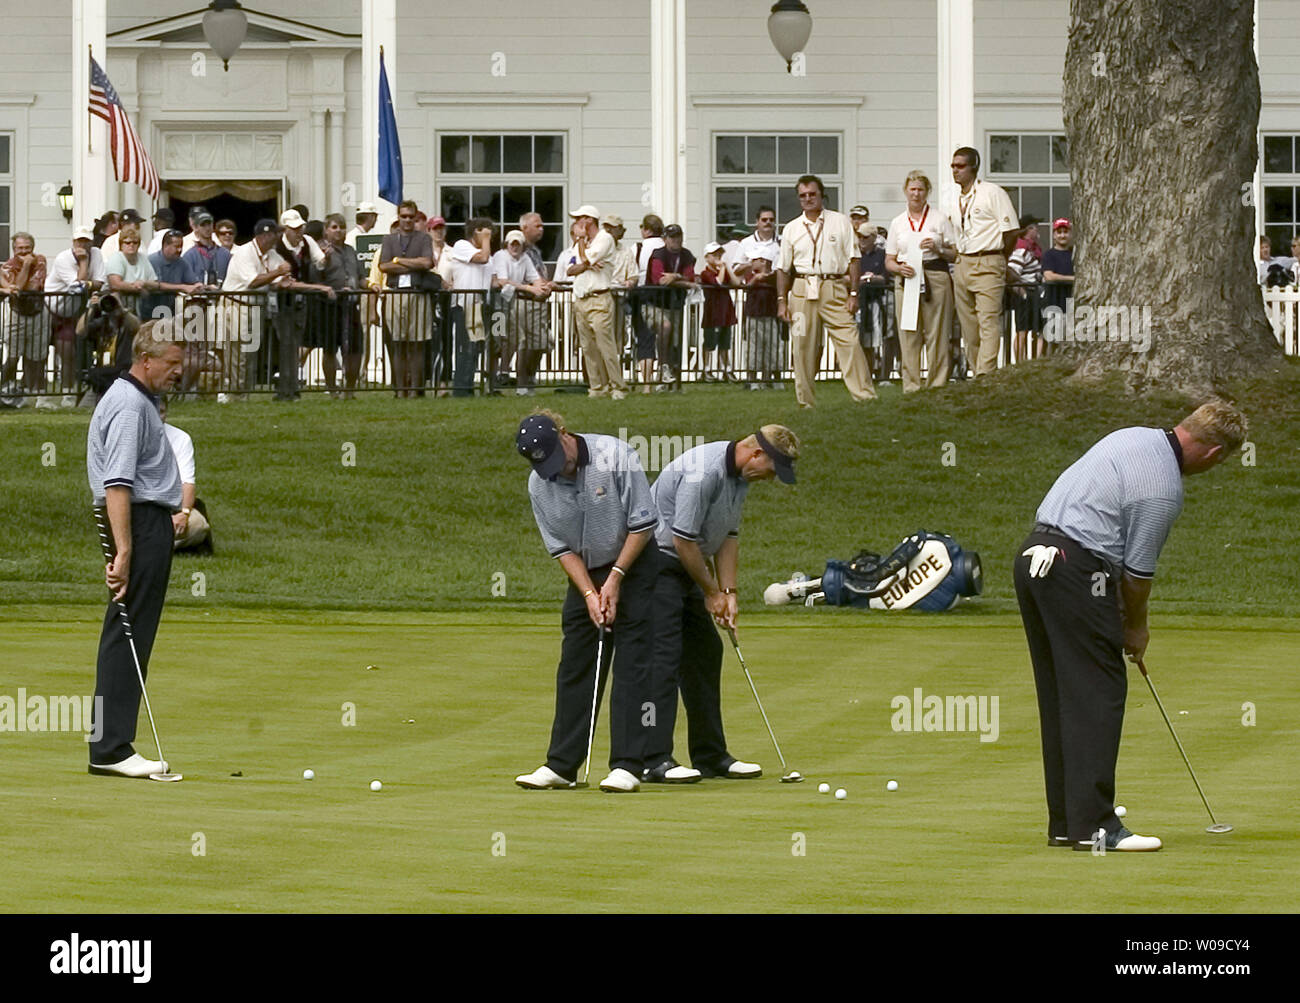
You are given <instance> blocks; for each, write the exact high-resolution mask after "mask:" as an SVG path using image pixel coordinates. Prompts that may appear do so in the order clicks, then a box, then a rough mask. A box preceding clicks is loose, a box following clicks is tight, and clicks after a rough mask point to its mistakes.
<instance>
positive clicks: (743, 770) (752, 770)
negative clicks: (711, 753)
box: [727, 759, 763, 780]
mask: <svg viewBox="0 0 1300 1003" xmlns="http://www.w3.org/2000/svg"><path fill="white" fill-rule="evenodd" d="M762 775H763V767H761V766H759V765H758V763H742V762H741V761H740V760H739V759H737V760H736V761H735V762H734V763H732V764H731V765H730V766H728V767H727V776H728V777H730V778H731V779H733V780H753V779H754V778H756V777H761V776H762Z"/></svg>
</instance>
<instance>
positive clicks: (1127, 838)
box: [1106, 829, 1164, 853]
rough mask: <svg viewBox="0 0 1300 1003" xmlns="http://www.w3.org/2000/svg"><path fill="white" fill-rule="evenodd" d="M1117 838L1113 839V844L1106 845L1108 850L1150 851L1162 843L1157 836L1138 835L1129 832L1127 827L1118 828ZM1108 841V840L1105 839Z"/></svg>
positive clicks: (1158, 847)
mask: <svg viewBox="0 0 1300 1003" xmlns="http://www.w3.org/2000/svg"><path fill="white" fill-rule="evenodd" d="M1119 837H1120V838H1119V839H1117V840H1115V845H1114V846H1108V847H1106V849H1108V850H1124V851H1127V852H1132V853H1142V852H1150V851H1151V850H1158V849H1160V847H1162V846H1163V845H1164V844H1163V843H1161V842H1160V838H1159V837H1158V836H1139V835H1138V834H1137V833H1135V832H1129V831H1128V830H1127V829H1120V831H1119ZM1107 842H1109V840H1108V841H1107Z"/></svg>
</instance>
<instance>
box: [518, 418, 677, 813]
mask: <svg viewBox="0 0 1300 1003" xmlns="http://www.w3.org/2000/svg"><path fill="white" fill-rule="evenodd" d="M515 445H516V448H517V449H518V450H519V453H520V455H521V456H523V457H524V458H525V459H527V460H529V461H531V462H532V465H533V472H532V474H531V475H530V476H529V478H528V494H529V497H530V498H531V500H532V505H533V515H534V516H535V517H536V519H537V528H538V530H539V531H540V532H541V535H542V542H543V543H545V544H546V549H547V550H549V551H550V553H551V556H552V557H554V558H556V559H557V560H558V561H559V562H560V566H561V567H562V568H564V572H565V574H567V575H568V576H569V590H568V595H567V596H566V597H565V600H564V612H563V614H562V620H561V623H562V626H563V628H564V643H563V646H562V647H561V649H560V667H559V672H558V675H557V678H556V684H555V722H554V724H553V725H552V727H551V747H550V750H549V751H548V752H547V755H546V764H545V765H544V766H541V767H538V768H537V769H536V770H534V771H533V772H532V773H526V774H524V775H523V776H519V777H516V778H515V783H517V784H518V785H519V786H520V787H525V788H528V789H531V790H545V789H548V788H553V787H574V786H576V781H577V775H578V767H579V766H580V765H581V764H582V761H583V755H584V752H585V754H586V756H587V758H588V760H590V756H591V739H592V733H593V732H594V730H595V726H596V708H597V707H598V706H599V702H600V693H601V690H602V689H603V688H604V682H605V674H606V667H607V666H608V665H609V664H610V663H611V662H612V663H613V668H614V687H613V693H612V695H611V698H610V704H611V709H610V728H609V731H610V741H609V766H610V772H609V776H607V777H606V778H605V779H604V780H602V781H601V782H600V789H601V790H603V791H609V792H610V793H630V792H632V791H636V790H639V789H640V787H641V781H640V776H641V766H642V759H643V747H644V739H643V736H644V728H643V727H642V724H641V715H642V713H643V706H642V705H643V703H644V702H645V700H646V699H647V697H646V689H647V685H646V668H647V663H648V662H649V659H650V654H651V636H650V633H651V628H652V621H651V599H652V596H653V587H654V578H655V570H656V567H657V565H658V556H657V554H656V553H655V548H654V547H653V546H650V547H647V546H646V544H647V543H650V538H651V534H652V533H653V531H654V528H655V524H656V522H657V521H658V518H657V516H656V514H655V509H654V504H653V502H652V501H651V497H650V485H649V483H648V482H647V481H646V476H645V471H643V470H642V469H641V461H640V458H639V457H638V456H637V453H636V450H634V449H632V448H631V447H629V446H628V445H627V443H626V442H624V441H622V440H621V439H616V438H614V437H613V436H609V435H575V434H574V433H572V432H570V431H569V430H568V429H566V428H565V427H564V419H562V418H561V417H560V416H559V415H557V414H553V413H552V412H550V411H540V412H538V413H537V414H534V415H530V416H529V417H527V418H525V419H524V420H523V422H521V423H520V426H519V434H518V435H517V436H516V439H515ZM611 653H612V655H611ZM598 662H603V663H604V664H598ZM589 767H590V762H588V768H589ZM583 779H584V781H585V779H586V778H585V776H584V778H583Z"/></svg>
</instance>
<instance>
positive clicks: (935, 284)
mask: <svg viewBox="0 0 1300 1003" xmlns="http://www.w3.org/2000/svg"><path fill="white" fill-rule="evenodd" d="M925 283H926V286H927V287H928V289H929V293H930V298H929V299H928V300H927V299H926V298H925V296H922V297H921V309H920V311H919V314H918V318H917V320H918V324H917V326H918V330H916V331H904V330H903V279H902V277H901V276H900V277H898V278H897V279H896V280H895V283H894V288H895V294H894V315H895V317H896V318H897V319H898V348H899V354H900V355H901V356H902V369H903V393H911V392H912V391H913V390H920V389H921V346H922V345H924V346H925V358H926V362H927V363H928V364H929V367H930V368H929V371H928V372H927V373H926V376H925V385H926V387H941V386H943V385H944V384H945V383H947V382H948V370H949V369H950V368H951V366H952V355H951V350H950V349H949V347H948V332H949V330H950V329H951V328H952V276H950V275H949V274H948V273H947V272H941V271H927V272H926V273H925Z"/></svg>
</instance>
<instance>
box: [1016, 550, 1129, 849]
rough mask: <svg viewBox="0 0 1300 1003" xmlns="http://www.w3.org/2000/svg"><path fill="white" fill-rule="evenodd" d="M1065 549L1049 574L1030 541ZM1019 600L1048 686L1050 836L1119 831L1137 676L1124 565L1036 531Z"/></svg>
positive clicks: (1043, 718) (1022, 563)
mask: <svg viewBox="0 0 1300 1003" xmlns="http://www.w3.org/2000/svg"><path fill="white" fill-rule="evenodd" d="M1034 546H1046V547H1056V548H1058V550H1059V551H1060V553H1058V554H1057V556H1056V559H1055V561H1054V562H1053V564H1052V567H1051V570H1050V571H1049V572H1048V574H1047V577H1046V578H1032V577H1030V575H1029V562H1030V558H1028V557H1026V556H1023V552H1024V551H1025V550H1027V549H1029V548H1030V547H1034ZM1015 582H1016V598H1017V599H1018V600H1019V602H1020V618H1021V620H1022V621H1023V622H1024V626H1025V636H1026V638H1027V639H1028V641H1029V656H1030V658H1031V660H1032V661H1033V665H1034V685H1035V687H1036V688H1037V690H1038V716H1039V722H1040V725H1041V731H1042V744H1043V774H1044V778H1045V780H1046V784H1047V826H1048V829H1047V831H1048V835H1049V836H1065V837H1068V838H1069V839H1072V840H1080V841H1083V840H1091V839H1092V838H1093V837H1094V836H1095V835H1096V832H1097V830H1098V829H1099V828H1104V829H1105V830H1106V831H1107V832H1116V831H1118V830H1119V828H1120V821H1119V819H1118V818H1117V817H1116V816H1115V808H1114V805H1115V763H1116V760H1117V759H1118V758H1119V739H1120V731H1121V729H1122V727H1123V724H1124V699H1125V697H1126V695H1127V693H1128V675H1127V672H1126V670H1125V667H1124V654H1123V626H1122V620H1121V617H1120V597H1119V594H1118V593H1119V580H1118V575H1117V573H1116V572H1115V570H1114V569H1113V568H1112V567H1111V566H1110V565H1109V564H1108V563H1107V562H1105V561H1103V560H1102V559H1101V558H1100V557H1098V556H1096V555H1095V554H1093V553H1091V552H1089V551H1087V550H1084V549H1083V548H1082V547H1080V546H1079V545H1078V544H1077V543H1075V542H1074V541H1073V540H1071V539H1069V538H1068V537H1065V536H1061V535H1058V534H1056V533H1041V532H1034V533H1031V534H1030V535H1029V537H1028V539H1026V540H1025V542H1024V543H1023V544H1022V545H1021V546H1020V550H1019V552H1018V554H1017V557H1016V562H1015Z"/></svg>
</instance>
